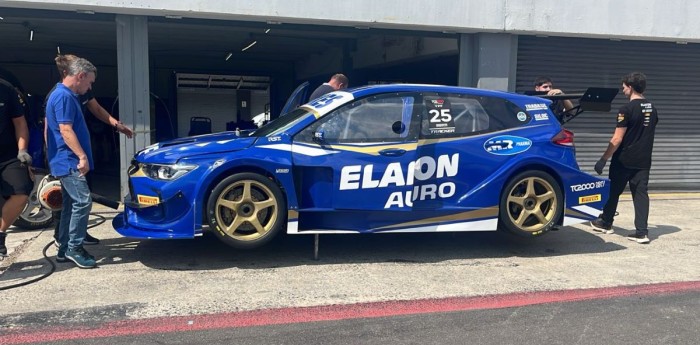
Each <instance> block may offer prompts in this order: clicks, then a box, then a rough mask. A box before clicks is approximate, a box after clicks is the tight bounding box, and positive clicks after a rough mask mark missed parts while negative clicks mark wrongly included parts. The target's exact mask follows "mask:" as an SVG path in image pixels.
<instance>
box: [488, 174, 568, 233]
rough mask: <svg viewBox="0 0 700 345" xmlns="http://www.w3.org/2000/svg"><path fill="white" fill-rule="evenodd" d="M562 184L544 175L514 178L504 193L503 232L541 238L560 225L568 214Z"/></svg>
mask: <svg viewBox="0 0 700 345" xmlns="http://www.w3.org/2000/svg"><path fill="white" fill-rule="evenodd" d="M562 195H563V194H562V191H561V188H560V187H559V184H558V183H557V182H556V181H555V180H554V178H552V176H550V175H549V174H547V173H545V172H542V171H537V170H533V171H525V172H522V173H520V174H518V175H516V176H514V177H513V178H511V179H510V180H509V181H508V183H507V184H506V187H505V188H504V189H503V191H502V192H501V200H500V204H499V219H498V223H499V229H501V230H506V231H508V232H510V233H513V234H516V235H520V236H527V237H532V236H539V235H542V234H544V233H545V232H547V231H549V230H551V229H552V228H553V227H554V226H556V225H557V223H558V222H559V219H560V218H561V216H562V213H563V212H564V198H563V196H562Z"/></svg>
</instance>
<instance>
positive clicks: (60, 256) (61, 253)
mask: <svg viewBox="0 0 700 345" xmlns="http://www.w3.org/2000/svg"><path fill="white" fill-rule="evenodd" d="M54 243H56V242H54ZM56 246H57V247H58V253H56V262H68V259H67V258H66V250H65V249H63V250H61V247H60V246H59V245H58V244H56Z"/></svg>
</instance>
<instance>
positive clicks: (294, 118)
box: [250, 108, 309, 137]
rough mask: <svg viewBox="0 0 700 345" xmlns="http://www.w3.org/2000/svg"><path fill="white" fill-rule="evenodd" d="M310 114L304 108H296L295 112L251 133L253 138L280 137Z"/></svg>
mask: <svg viewBox="0 0 700 345" xmlns="http://www.w3.org/2000/svg"><path fill="white" fill-rule="evenodd" d="M308 114H309V112H308V111H307V110H305V109H303V108H296V109H295V110H293V111H291V112H289V113H287V114H285V115H283V116H280V117H278V118H276V119H274V120H272V121H270V122H269V123H267V124H266V125H264V126H262V127H260V128H259V129H258V130H256V131H255V132H253V133H251V134H250V136H251V137H269V136H275V135H280V134H282V133H284V132H285V131H287V130H288V129H289V128H291V127H292V126H294V125H296V124H297V123H299V121H301V120H303V119H304V118H306V115H308Z"/></svg>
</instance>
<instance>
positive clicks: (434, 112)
mask: <svg viewBox="0 0 700 345" xmlns="http://www.w3.org/2000/svg"><path fill="white" fill-rule="evenodd" d="M428 113H429V114H430V115H431V116H432V118H431V119H430V122H432V123H440V122H450V121H452V115H450V109H440V110H438V109H430V111H428Z"/></svg>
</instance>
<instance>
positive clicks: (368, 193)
mask: <svg viewBox="0 0 700 345" xmlns="http://www.w3.org/2000/svg"><path fill="white" fill-rule="evenodd" d="M418 99H419V96H418V95H417V94H413V93H398V94H397V93H392V94H380V95H373V96H369V97H366V98H361V99H357V100H353V101H352V102H350V103H347V104H345V105H343V106H341V107H339V108H338V109H335V110H333V111H331V112H330V113H328V114H326V115H324V116H323V117H321V118H320V119H319V120H318V121H316V122H315V123H313V124H312V125H311V126H309V127H307V128H306V129H304V130H303V131H301V132H300V133H299V134H297V135H296V136H295V138H294V141H293V145H292V146H293V148H292V151H293V162H294V173H295V179H296V186H297V189H298V190H297V193H298V195H299V196H300V200H299V204H300V209H299V228H300V231H301V230H304V229H333V230H349V231H371V229H373V228H375V227H378V226H381V225H385V224H386V223H387V222H389V221H391V219H392V217H395V215H390V214H389V213H393V212H394V211H395V212H404V213H408V212H410V208H411V207H410V195H409V196H408V200H409V202H408V203H407V202H406V200H407V196H406V194H407V192H409V191H410V190H411V184H412V179H413V176H412V175H413V173H412V167H413V165H412V164H413V161H414V160H415V154H416V147H417V144H418V131H419V127H420V122H419V121H418V116H419V115H418V114H417V113H416V111H415V109H416V108H415V104H416V102H417V100H418ZM418 102H419V100H418ZM409 193H410V192H409Z"/></svg>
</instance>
